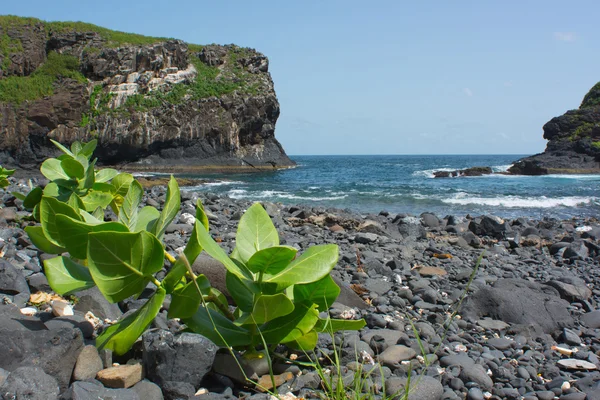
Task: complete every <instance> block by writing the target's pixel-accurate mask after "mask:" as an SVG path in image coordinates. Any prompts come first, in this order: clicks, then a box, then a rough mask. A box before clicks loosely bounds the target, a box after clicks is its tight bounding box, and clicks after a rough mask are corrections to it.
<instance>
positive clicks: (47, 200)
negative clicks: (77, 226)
mask: <svg viewBox="0 0 600 400" xmlns="http://www.w3.org/2000/svg"><path fill="white" fill-rule="evenodd" d="M58 214H63V215H66V216H68V217H71V218H74V219H76V220H81V217H80V216H79V214H78V213H77V211H76V210H75V209H73V208H72V207H71V206H69V205H68V204H66V203H63V202H61V201H58V200H57V199H55V198H53V197H46V196H44V197H42V201H41V202H40V218H41V223H42V228H43V231H44V236H46V238H47V239H48V240H49V241H50V242H51V243H52V244H54V245H56V246H59V247H64V243H62V241H61V238H60V232H59V231H60V227H59V226H58V225H57V223H56V216H57V215H58Z"/></svg>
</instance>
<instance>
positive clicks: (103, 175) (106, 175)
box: [96, 168, 119, 183]
mask: <svg viewBox="0 0 600 400" xmlns="http://www.w3.org/2000/svg"><path fill="white" fill-rule="evenodd" d="M117 175H119V171H117V170H116V169H112V168H104V169H101V170H100V171H98V172H96V182H101V183H103V182H108V181H110V180H111V179H113V178H114V177H115V176H117Z"/></svg>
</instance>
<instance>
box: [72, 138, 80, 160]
mask: <svg viewBox="0 0 600 400" xmlns="http://www.w3.org/2000/svg"><path fill="white" fill-rule="evenodd" d="M80 151H81V142H80V141H78V140H76V141H74V142H73V143H71V152H72V153H73V156H75V157H77V155H78V154H79V152H80Z"/></svg>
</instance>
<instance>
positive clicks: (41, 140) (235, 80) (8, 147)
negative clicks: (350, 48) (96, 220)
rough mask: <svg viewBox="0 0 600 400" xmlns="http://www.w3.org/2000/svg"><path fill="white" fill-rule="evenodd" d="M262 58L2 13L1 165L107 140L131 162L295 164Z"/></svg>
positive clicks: (102, 155)
mask: <svg viewBox="0 0 600 400" xmlns="http://www.w3.org/2000/svg"><path fill="white" fill-rule="evenodd" d="M268 67H269V61H268V59H267V58H266V57H265V56H264V55H263V54H261V53H259V52H257V51H255V50H253V49H248V48H240V47H238V46H235V45H227V46H220V45H208V46H199V45H188V44H186V43H184V42H182V41H180V40H174V39H166V38H151V37H146V36H141V35H135V34H125V33H122V32H115V31H110V30H108V29H105V28H101V27H97V26H94V25H91V24H84V23H60V22H58V23H57V22H43V21H40V20H37V19H33V18H20V17H13V16H0V164H3V165H16V166H20V167H28V166H31V167H36V166H37V165H38V164H39V163H40V162H42V161H43V160H44V159H45V158H46V157H48V156H55V155H57V153H56V149H55V148H54V146H53V145H52V144H51V142H50V139H54V140H57V141H59V142H61V143H63V144H69V143H71V142H73V141H75V140H79V141H88V140H91V139H97V140H98V148H97V153H96V155H97V156H98V158H99V161H100V162H101V163H104V164H119V165H124V164H126V166H127V168H129V169H148V170H169V171H194V170H199V169H203V168H214V167H216V168H220V169H240V168H241V169H265V168H267V169H273V168H283V167H289V166H292V165H294V163H293V161H291V160H290V159H289V158H288V157H287V155H286V154H285V151H284V150H283V148H282V147H281V145H280V144H279V142H278V141H277V140H276V139H275V136H274V133H275V124H276V122H277V118H278V117H279V112H280V109H279V102H278V101H277V97H276V95H275V90H274V87H273V81H272V79H271V75H270V74H269V72H268Z"/></svg>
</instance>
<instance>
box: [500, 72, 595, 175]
mask: <svg viewBox="0 0 600 400" xmlns="http://www.w3.org/2000/svg"><path fill="white" fill-rule="evenodd" d="M599 87H600V84H596V85H595V86H594V87H593V88H592V89H591V90H590V91H589V92H588V94H586V96H585V97H584V99H583V102H582V103H581V106H580V107H579V108H578V109H576V110H571V111H567V112H566V113H565V114H563V115H561V116H559V117H555V118H552V119H551V120H550V121H548V122H547V123H546V124H545V125H544V139H546V140H548V144H547V146H546V150H545V151H544V152H543V153H541V154H536V155H534V156H531V157H526V158H523V159H521V160H519V161H517V162H515V163H514V165H513V166H512V167H510V168H509V170H508V172H509V173H511V174H515V175H545V174H557V173H558V174H578V173H579V174H580V173H593V174H598V173H600V146H598V142H599V141H600V101H598V88H599Z"/></svg>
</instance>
